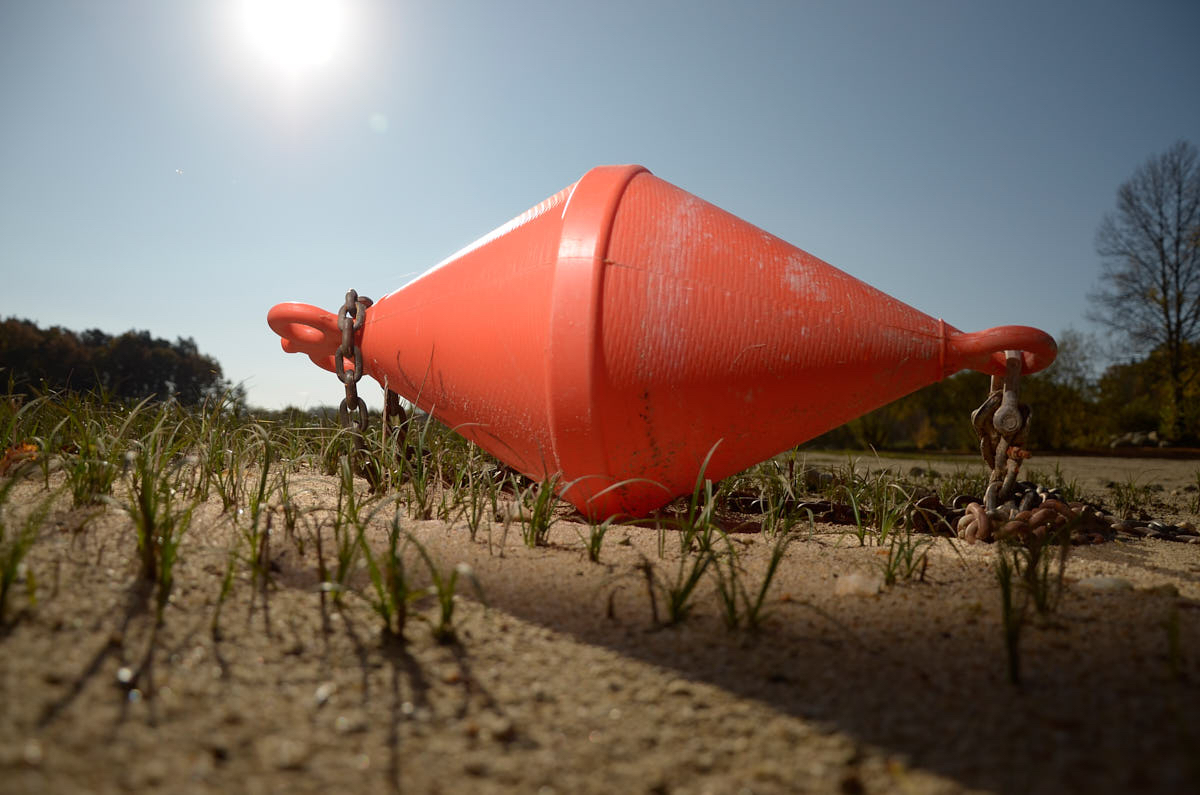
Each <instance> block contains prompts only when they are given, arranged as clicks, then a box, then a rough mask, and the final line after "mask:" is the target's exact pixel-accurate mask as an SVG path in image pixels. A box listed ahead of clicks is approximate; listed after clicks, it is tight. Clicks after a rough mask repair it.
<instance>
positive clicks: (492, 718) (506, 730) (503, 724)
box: [479, 712, 517, 743]
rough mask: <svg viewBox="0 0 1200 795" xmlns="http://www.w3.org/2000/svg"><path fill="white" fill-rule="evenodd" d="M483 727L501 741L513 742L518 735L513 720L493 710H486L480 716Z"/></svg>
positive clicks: (491, 735) (496, 739) (494, 738)
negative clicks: (492, 711)
mask: <svg viewBox="0 0 1200 795" xmlns="http://www.w3.org/2000/svg"><path fill="white" fill-rule="evenodd" d="M479 723H480V726H481V728H482V729H483V730H484V731H486V732H487V734H488V736H490V737H491V738H492V739H493V740H495V741H496V742H500V743H507V742H511V741H512V740H513V739H515V738H516V736H517V727H516V726H514V725H513V722H512V721H511V720H509V719H508V718H506V717H504V716H503V715H496V714H494V713H491V712H485V713H484V714H483V715H482V716H480V718H479Z"/></svg>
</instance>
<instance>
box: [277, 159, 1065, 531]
mask: <svg viewBox="0 0 1200 795" xmlns="http://www.w3.org/2000/svg"><path fill="white" fill-rule="evenodd" d="M267 320H268V322H269V323H270V326H271V328H272V329H274V330H275V331H276V333H278V334H279V335H280V336H281V337H282V338H283V349H284V350H285V351H288V352H301V353H306V354H308V355H309V356H310V358H312V360H313V361H314V362H316V363H317V364H318V365H320V366H321V367H324V368H325V369H327V370H333V369H334V361H333V357H334V353H335V351H336V350H337V348H338V345H339V344H340V342H341V333H340V332H339V331H338V328H337V318H336V316H335V315H333V314H332V313H330V312H326V311H325V310H322V309H319V308H317V307H314V306H310V305H307V304H296V303H283V304H278V305H277V306H275V307H273V308H272V309H271V311H270V313H269V314H268V316H267ZM357 340H358V343H359V345H360V346H361V348H362V352H363V371H364V372H365V373H366V374H368V375H370V376H372V377H374V378H375V379H376V380H377V381H379V382H380V383H381V384H383V385H384V386H385V387H386V388H388V389H391V390H393V391H395V392H398V393H400V394H401V395H403V396H404V397H405V398H407V399H408V400H409V401H411V402H412V403H414V404H416V405H417V406H419V407H420V408H422V409H423V410H425V411H427V412H429V413H430V414H432V415H433V416H435V417H437V418H438V419H439V420H441V421H442V422H444V423H445V424H446V425H448V426H450V427H451V428H454V429H456V430H458V432H460V433H461V434H462V435H463V436H466V437H467V438H469V439H471V440H472V441H474V442H475V443H476V444H478V445H479V446H480V447H482V448H484V449H485V450H487V451H488V452H490V453H491V454H492V455H494V456H496V457H497V458H499V459H500V460H502V461H504V462H505V463H507V464H509V465H510V466H512V467H513V468H514V469H517V470H519V471H521V472H523V473H524V474H526V475H528V476H529V477H532V478H535V479H539V480H540V479H542V478H544V477H546V476H547V475H549V474H551V473H560V474H561V481H560V482H561V484H562V487H561V488H562V492H561V496H562V497H563V498H564V499H566V500H568V501H569V502H571V503H573V504H574V505H575V506H576V507H578V508H579V509H580V510H581V511H582V512H583V513H585V514H587V515H589V516H591V517H597V518H604V517H607V516H610V515H614V514H621V515H631V516H640V515H644V514H646V513H648V512H650V511H652V510H654V509H655V508H658V507H660V506H662V505H664V504H666V503H667V502H668V501H670V500H671V499H672V498H674V497H675V496H677V495H680V494H686V493H689V492H690V491H691V490H692V488H693V486H694V485H695V482H696V479H697V476H698V475H699V473H700V471H701V468H702V467H703V466H704V462H705V459H706V458H707V457H708V456H709V453H710V451H711V452H712V455H711V459H710V460H709V461H708V464H707V468H706V469H704V474H705V476H706V477H708V478H711V479H712V480H714V481H715V480H717V479H719V478H722V477H725V476H727V475H731V474H733V473H736V472H739V471H741V470H742V469H745V468H746V467H748V466H751V465H753V464H755V463H757V462H759V461H762V460H765V459H766V458H769V457H770V456H772V455H775V454H776V453H779V452H781V451H783V450H787V449H789V448H790V447H792V446H794V445H796V444H799V443H801V442H804V441H806V440H808V439H811V438H813V437H815V436H818V435H820V434H821V433H824V432H825V431H827V430H829V429H831V428H835V427H837V426H838V425H841V424H843V423H845V422H847V421H849V420H851V419H854V418H855V417H858V416H860V415H862V414H865V413H866V412H868V411H871V410H872V409H875V408H878V407H880V406H882V405H885V404H887V403H889V402H891V401H893V400H896V399H897V398H900V397H903V396H904V395H907V394H909V393H910V392H914V391H916V390H917V389H919V388H921V387H923V386H926V385H927V384H930V383H933V382H934V381H938V380H940V379H942V378H944V377H945V376H947V375H950V374H952V373H955V372H958V371H959V370H963V369H974V370H979V371H982V372H986V373H992V374H996V375H1001V374H1003V373H1004V371H1005V365H1004V362H1005V357H1004V351H1006V350H1018V351H1022V352H1023V370H1024V372H1026V373H1031V372H1035V371H1037V370H1040V369H1042V368H1043V367H1046V366H1047V365H1048V364H1050V363H1051V362H1052V361H1053V360H1054V356H1055V354H1056V350H1057V349H1056V346H1055V343H1054V340H1053V339H1052V338H1051V337H1050V336H1049V335H1048V334H1046V333H1045V332H1042V331H1039V330H1037V329H1033V328H1028V327H1024V326H1004V327H1000V328H994V329H990V330H988V331H981V332H976V333H973V334H964V333H962V332H960V331H958V330H957V329H955V328H953V327H951V326H948V325H947V324H946V323H944V322H943V321H941V320H936V319H933V318H931V317H929V316H927V315H924V314H922V313H921V312H918V311H917V310H915V309H913V308H912V307H909V306H908V305H906V304H904V303H902V302H900V301H898V300H896V299H894V298H892V297H890V296H888V295H885V294H884V293H882V292H880V291H879V290H876V289H875V288H873V287H871V286H869V285H867V284H864V283H863V282H861V281H859V280H858V279H855V278H854V277H852V276H850V275H848V274H846V273H843V272H842V271H840V270H838V269H837V268H835V267H833V266H832V265H829V264H828V263H826V262H823V261H821V260H820V259H817V258H816V257H814V256H812V255H811V254H808V253H806V252H804V251H802V250H800V249H798V248H796V247H795V246H792V245H790V244H788V243H786V242H784V241H783V240H780V239H779V238H777V237H775V236H773V235H771V234H769V233H767V232H764V231H763V230H761V229H759V228H758V227H755V226H753V225H751V224H749V223H747V222H745V221H743V220H741V219H740V218H737V217H735V216H733V215H730V214H729V213H726V212H725V211H723V210H721V209H719V208H717V207H715V206H713V205H712V204H709V203H708V202H705V201H703V200H702V199H699V198H697V197H695V196H693V195H691V194H689V193H687V192H686V191H684V190H682V189H680V188H678V187H675V186H674V185H671V184H670V183H668V182H665V181H663V180H661V179H659V178H657V177H655V176H654V175H652V174H651V173H650V172H649V171H647V170H646V169H644V168H642V167H640V166H601V167H599V168H594V169H592V170H591V171H589V172H588V173H587V174H585V175H584V176H583V177H582V178H581V179H580V180H579V181H578V182H576V183H575V184H573V185H571V186H569V187H567V188H565V189H564V190H562V191H560V192H559V193H556V194H555V195H554V196H551V197H550V198H549V199H546V200H545V201H543V202H542V203H541V204H538V205H537V206H536V207H533V208H532V209H530V210H528V211H527V212H525V213H524V214H522V215H520V216H518V217H517V218H514V219H513V220H512V221H510V222H509V223H507V224H505V225H504V226H502V227H500V228H499V229H496V230H495V231H493V232H491V233H490V234H488V235H486V236H484V237H483V238H480V239H479V240H478V241H476V242H475V243H472V244H471V245H470V246H467V247H466V248H465V249H463V250H461V251H459V252H458V253H456V254H454V255H452V256H451V257H450V258H448V259H446V260H445V261H443V262H442V263H440V264H438V265H436V266H434V267H433V268H431V269H430V270H429V271H427V272H426V273H424V274H423V275H421V276H419V277H417V278H416V279H415V280H414V281H412V282H410V283H409V284H407V285H406V286H404V287H402V288H400V289H399V290H396V291H395V292H393V293H390V294H388V295H387V296H385V297H383V298H382V299H380V300H378V301H377V302H376V303H375V304H374V305H373V306H371V307H370V308H369V309H367V310H366V318H365V321H364V324H363V327H362V329H361V331H359V332H358V337H357Z"/></svg>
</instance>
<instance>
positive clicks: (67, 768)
mask: <svg viewBox="0 0 1200 795" xmlns="http://www.w3.org/2000/svg"><path fill="white" fill-rule="evenodd" d="M842 462H844V459H840V458H839V459H836V460H833V461H825V462H823V463H833V464H837V463H842ZM811 463H822V461H821V459H820V457H819V456H813V457H812V458H811ZM1055 463H1058V464H1059V465H1060V467H1061V471H1062V472H1063V473H1064V474H1066V475H1067V476H1068V477H1072V478H1077V479H1078V480H1079V481H1080V482H1081V485H1082V484H1083V483H1086V484H1088V485H1087V488H1088V489H1089V490H1091V489H1095V490H1097V491H1100V492H1102V491H1103V490H1104V484H1105V483H1106V482H1107V481H1109V480H1115V481H1121V480H1123V479H1128V478H1134V479H1145V481H1146V483H1147V484H1149V482H1150V481H1151V480H1153V481H1154V482H1156V483H1161V484H1162V485H1163V486H1164V488H1163V490H1162V492H1153V493H1154V494H1155V495H1156V496H1155V497H1154V499H1156V500H1159V501H1160V502H1161V503H1162V506H1161V508H1160V509H1161V510H1162V511H1165V512H1168V513H1170V514H1171V515H1172V516H1174V517H1177V518H1176V519H1175V520H1176V521H1184V520H1188V519H1190V521H1192V522H1197V521H1200V519H1198V517H1197V516H1196V515H1195V514H1194V513H1191V507H1190V504H1189V501H1190V500H1191V499H1192V498H1193V497H1194V495H1193V494H1192V493H1190V492H1186V491H1184V489H1185V488H1186V486H1188V485H1189V484H1194V483H1195V470H1196V468H1197V467H1198V466H1200V464H1197V463H1196V462H1161V461H1140V460H1124V459H1121V460H1114V459H1104V460H1100V461H1096V460H1090V459H1088V460H1082V461H1080V460H1077V459H1070V458H1062V459H1057V460H1053V459H1046V460H1038V461H1037V466H1038V467H1039V468H1043V469H1044V468H1046V467H1049V468H1051V469H1052V468H1053V467H1054V464H1055ZM943 465H944V466H949V467H953V466H955V462H953V461H951V462H942V463H938V464H934V466H938V467H940V466H943ZM964 465H966V462H965V461H964ZM897 466H907V467H911V466H926V465H925V464H924V463H922V462H918V461H904V462H902V463H900V464H897ZM21 488H22V489H24V491H23V492H22V495H23V498H24V500H25V502H26V503H30V502H32V501H33V500H35V499H37V498H38V497H39V496H40V494H41V493H42V492H40V490H39V484H28V485H25V486H22V487H21ZM292 492H293V494H295V495H298V499H301V500H303V501H305V503H306V504H307V505H308V506H309V507H310V508H320V507H321V506H325V507H328V506H330V505H331V503H332V501H333V500H334V499H335V495H336V483H335V482H334V480H333V479H332V478H324V477H319V476H312V475H301V476H297V477H296V478H294V479H293V484H292ZM1172 492H1177V494H1172ZM1168 509H1169V510H1168ZM320 516H321V513H320V512H319V511H317V512H315V513H313V514H312V517H313V522H314V524H315V523H316V521H317V519H318V518H319V517H320ZM390 518H391V512H390V511H385V512H383V513H382V514H381V515H380V518H379V519H378V520H376V521H375V522H374V523H373V524H372V525H371V527H370V529H369V531H368V532H369V534H370V536H371V540H372V542H373V545H374V546H376V547H377V548H378V545H379V544H380V543H382V538H383V537H384V535H385V533H386V529H387V524H388V521H385V519H386V520H390ZM82 519H83V516H82V514H80V512H70V511H65V510H63V511H60V512H58V513H56V514H54V515H53V520H54V522H56V523H57V524H56V525H55V526H54V527H52V528H51V529H50V530H48V531H47V532H46V533H45V534H44V535H43V536H42V538H41V539H40V540H39V542H38V544H37V545H36V546H35V547H34V549H33V552H32V553H31V554H30V558H29V568H30V570H31V571H33V572H35V574H36V583H37V596H38V598H37V603H36V605H34V606H30V605H29V604H28V602H27V600H26V596H27V588H28V584H29V583H28V580H27V579H26V581H25V582H24V583H21V584H18V585H17V586H15V588H14V591H13V596H12V597H11V600H10V601H11V602H12V603H13V605H14V606H15V607H16V608H17V609H18V610H19V611H21V612H20V614H19V616H18V620H16V621H15V622H10V624H9V625H8V626H7V628H6V630H5V631H4V634H3V637H2V638H0V650H2V654H0V703H3V704H4V709H3V710H0V791H2V792H13V793H16V792H83V791H87V792H129V791H136V792H153V791H161V792H330V791H334V790H341V789H346V788H353V789H354V790H356V791H359V792H406V793H426V792H429V793H433V792H445V793H451V792H484V793H487V792H504V793H508V792H513V793H516V792H522V793H524V792H539V793H542V792H544V793H551V792H558V793H589V792H596V793H602V792H603V793H611V792H651V793H655V792H671V793H676V792H679V793H683V792H692V793H702V792H713V793H725V792H728V793H742V792H746V793H786V792H809V791H810V792H898V793H900V792H903V793H913V792H915V793H940V792H947V793H949V792H964V791H988V792H1012V793H1018V792H1047V793H1050V792H1054V793H1059V792H1064V791H1066V792H1131V791H1137V792H1195V791H1200V755H1198V754H1197V753H1196V751H1195V749H1196V748H1197V745H1198V743H1200V686H1198V685H1200V545H1197V544H1187V543H1176V542H1166V541H1158V540H1151V539H1143V540H1137V541H1127V542H1122V543H1110V544H1104V545H1098V546H1093V547H1087V548H1078V549H1076V550H1074V553H1073V554H1072V556H1071V558H1070V560H1069V563H1068V567H1067V572H1066V575H1067V587H1066V590H1065V593H1064V595H1063V597H1062V601H1061V604H1060V605H1059V607H1058V609H1057V611H1056V612H1054V613H1053V614H1051V615H1050V616H1048V617H1046V618H1044V619H1038V620H1034V621H1032V622H1031V623H1029V624H1028V625H1026V626H1025V628H1024V632H1023V635H1022V637H1021V643H1020V661H1021V665H1022V684H1021V685H1020V686H1013V685H1011V684H1010V683H1009V682H1008V678H1007V668H1006V664H1005V644H1004V635H1003V630H1002V623H1001V603H1000V597H999V588H998V586H997V583H996V578H995V575H994V569H993V564H994V561H995V557H996V548H995V547H993V546H985V545H979V546H967V545H962V544H957V543H956V544H953V545H952V544H951V543H950V542H948V541H947V540H945V539H940V540H938V541H936V542H933V543H932V545H931V546H930V547H929V549H928V554H929V562H928V564H927V566H926V568H925V569H924V579H923V581H921V580H918V579H912V580H903V579H902V580H901V581H900V582H899V583H898V584H896V585H893V586H890V587H886V588H885V587H883V586H882V578H881V575H880V570H881V561H882V560H883V556H882V555H881V552H886V550H881V549H879V548H877V547H872V546H865V547H860V546H859V545H858V540H857V539H856V538H854V537H853V536H852V535H850V534H848V533H847V532H846V529H845V528H844V527H835V526H825V525H817V526H815V527H811V528H804V529H803V530H802V531H801V532H799V533H798V538H797V539H796V540H795V541H794V542H793V543H791V544H790V546H788V548H787V550H786V554H785V555H784V557H783V560H782V563H781V564H780V566H779V569H778V572H777V574H776V576H775V578H774V580H773V581H772V583H771V587H770V589H769V591H768V594H767V598H766V602H765V610H766V618H765V620H764V623H763V625H762V627H761V628H760V630H759V631H758V632H750V631H747V630H745V629H741V630H735V631H730V630H729V629H727V628H726V626H725V623H724V621H723V620H722V613H721V599H720V598H719V594H718V591H717V588H716V579H715V577H713V576H712V573H711V571H710V572H706V573H705V576H704V577H703V579H702V581H701V584H700V586H699V588H698V589H697V592H696V594H695V595H694V597H693V599H692V601H691V604H692V605H693V608H692V611H691V614H690V615H689V616H688V618H687V620H685V621H683V622H682V623H681V624H679V625H677V626H674V627H661V626H656V625H655V622H654V620H653V614H654V613H655V612H657V613H658V615H659V618H660V619H661V618H662V617H663V615H664V614H665V611H666V606H665V603H664V593H663V592H662V591H661V590H660V591H659V592H658V593H657V596H656V601H655V603H654V605H653V607H652V605H651V599H650V596H649V594H650V590H649V588H648V585H647V576H646V571H647V570H649V571H650V572H651V575H652V576H654V577H658V578H659V582H663V583H669V582H672V581H673V580H674V578H675V577H676V576H677V575H678V574H679V572H680V571H681V568H680V566H681V565H683V566H686V565H688V561H689V560H690V559H689V558H686V557H681V555H680V550H679V544H678V542H677V539H676V536H675V534H674V532H673V531H671V532H665V533H664V534H662V535H661V536H660V535H659V534H658V533H657V532H656V531H654V530H653V529H645V528H633V527H624V526H618V527H614V528H612V529H611V530H610V531H609V533H608V535H607V537H606V538H605V541H604V544H603V547H602V551H601V557H600V562H599V563H592V562H589V561H588V560H587V557H586V555H585V553H584V543H583V539H584V538H585V537H586V536H587V534H588V532H589V528H588V527H587V526H586V525H580V524H574V523H571V522H569V521H565V520H564V521H560V522H559V523H558V524H556V525H554V527H553V528H552V529H551V532H550V544H549V546H548V547H541V548H537V549H529V548H527V547H526V546H524V545H523V543H522V540H521V535H520V531H519V528H518V527H517V526H516V525H511V526H509V527H508V528H507V531H506V528H505V525H504V523H503V522H493V523H490V524H489V525H487V526H486V527H485V528H481V529H480V531H479V533H478V534H477V535H476V537H475V539H474V540H472V539H471V537H470V534H469V533H468V531H467V530H466V528H465V527H462V526H447V525H445V524H443V523H440V522H435V521H425V522H416V521H411V520H408V519H403V520H402V526H403V528H404V529H406V530H408V531H409V532H411V533H412V535H413V537H415V538H416V539H419V540H420V541H421V543H423V544H424V546H425V547H426V549H428V551H429V552H430V554H431V555H432V556H433V557H434V558H435V559H436V560H437V561H438V563H439V566H440V570H441V571H442V572H443V573H445V574H447V575H448V574H449V572H450V571H451V570H452V569H453V567H454V565H455V564H458V563H464V564H467V565H468V566H470V568H471V571H472V572H473V574H474V576H475V577H476V578H477V579H478V581H479V583H480V585H481V586H482V589H483V593H484V595H485V597H486V606H484V604H482V603H481V602H480V600H479V599H478V597H477V596H476V594H475V593H474V591H473V589H472V588H471V587H470V584H469V582H468V581H467V579H465V575H464V576H463V577H462V578H460V580H459V582H458V594H459V596H458V598H457V600H456V601H455V603H454V610H455V613H454V622H455V627H456V634H457V639H458V640H457V642H456V643H452V644H439V643H437V642H435V641H434V639H433V637H432V633H431V632H430V628H429V626H427V624H426V622H424V621H422V620H420V618H426V619H430V621H431V622H433V623H436V616H437V605H436V604H434V603H432V602H431V601H430V600H428V599H427V600H425V601H422V602H419V603H418V604H417V605H416V606H415V608H414V609H415V613H416V616H419V618H417V617H414V618H413V619H412V620H410V622H409V625H408V627H407V629H406V631H405V633H404V636H405V640H406V642H404V643H398V642H395V641H390V642H389V641H387V640H386V639H385V638H383V637H382V636H381V632H380V623H381V622H380V619H379V618H378V616H377V615H376V614H375V613H374V612H373V611H372V609H371V607H370V606H369V605H368V603H367V600H366V599H365V598H363V596H365V595H368V594H370V593H371V590H370V584H369V580H368V577H367V575H366V573H365V572H363V571H359V572H358V573H357V574H356V575H355V576H354V577H353V578H351V581H350V582H351V585H352V586H353V588H354V591H353V592H349V593H347V594H346V595H345V596H344V598H343V600H342V604H341V605H340V606H339V605H337V604H335V600H334V596H335V595H336V593H335V592H332V591H329V590H324V591H323V590H322V589H321V588H320V587H319V584H320V582H321V577H320V576H319V573H318V571H319V565H320V564H319V560H318V556H317V552H316V548H315V547H316V545H315V536H314V535H313V527H311V526H310V527H307V528H306V527H305V526H304V523H303V522H302V523H301V526H300V528H299V529H298V531H297V534H296V535H295V536H294V537H292V538H287V537H285V534H284V533H282V532H278V531H277V532H276V534H275V537H274V539H273V542H272V543H273V545H272V547H271V548H270V550H269V557H271V559H272V561H273V563H272V567H271V569H272V570H271V583H270V586H269V587H267V588H259V587H257V586H256V585H255V584H254V583H252V582H251V580H250V578H249V573H248V566H246V565H244V564H245V561H241V562H239V563H238V565H236V566H235V576H234V577H233V579H232V581H231V587H230V588H229V590H228V593H227V595H226V597H225V599H224V601H223V603H222V604H221V609H220V613H219V618H218V620H217V621H216V622H214V616H215V615H216V608H217V605H218V602H220V601H221V596H222V583H223V581H224V575H225V572H226V567H227V562H228V560H229V551H230V549H232V548H234V547H235V545H234V543H233V541H232V539H233V538H234V537H235V529H234V525H233V523H232V519H231V517H230V516H229V515H227V514H222V513H221V512H220V506H219V504H208V505H205V506H202V507H201V509H200V510H199V512H198V513H197V515H196V518H195V523H194V525H193V527H192V529H191V530H190V531H189V533H188V535H187V537H186V538H185V543H184V546H183V548H182V549H181V552H180V558H179V563H178V569H177V573H176V581H175V586H174V591H173V594H174V595H173V597H172V599H171V601H170V603H169V605H168V606H167V607H166V610H165V613H164V622H163V624H162V625H161V627H158V628H157V629H155V622H154V611H153V606H152V599H148V598H147V592H146V590H145V589H144V588H143V587H142V586H141V585H140V584H139V581H138V579H137V576H136V574H137V567H136V564H135V561H134V560H133V557H134V556H133V552H134V542H133V535H132V534H133V530H132V528H131V526H130V523H129V520H128V519H127V518H125V517H124V515H123V514H120V513H119V512H117V511H115V510H114V509H112V508H109V509H106V510H104V511H101V512H99V513H98V515H96V516H93V517H92V518H90V519H88V521H87V522H86V523H85V524H84V526H83V527H82V528H79V527H78V525H79V524H80V521H81V520H82ZM731 539H732V540H731V541H730V543H731V544H732V545H733V548H734V549H736V550H737V553H738V556H739V562H740V565H741V571H742V574H741V576H742V578H743V581H744V582H745V583H746V584H747V587H748V589H749V590H751V591H754V590H755V589H756V588H757V587H758V584H759V583H760V582H761V581H762V579H763V577H764V576H765V572H766V570H767V566H768V562H769V559H770V555H771V551H772V546H773V541H772V540H771V539H768V538H765V537H763V536H762V535H758V534H755V535H735V536H732V537H731ZM376 542H377V543H376ZM321 555H322V558H323V559H324V561H325V563H326V565H329V563H330V561H331V560H332V558H331V556H332V555H333V552H332V548H331V546H330V541H329V539H328V538H326V540H325V541H324V542H323V549H322V553H321ZM408 561H409V566H410V572H411V573H413V574H414V576H418V577H420V578H421V579H422V582H424V581H427V580H428V575H427V574H426V573H425V572H424V570H423V568H422V564H420V563H419V561H418V560H417V559H416V558H415V556H413V555H412V554H411V550H410V555H409V557H408ZM683 571H686V569H683ZM359 594H361V595H359ZM12 612H13V610H12V609H10V613H12ZM214 626H215V627H216V629H214Z"/></svg>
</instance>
